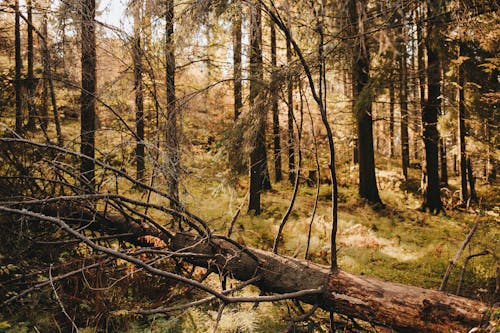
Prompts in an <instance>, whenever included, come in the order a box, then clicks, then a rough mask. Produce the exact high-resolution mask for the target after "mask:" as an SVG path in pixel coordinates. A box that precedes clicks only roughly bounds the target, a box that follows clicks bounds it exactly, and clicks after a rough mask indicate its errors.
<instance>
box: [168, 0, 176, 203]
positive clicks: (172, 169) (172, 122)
mask: <svg viewBox="0 0 500 333" xmlns="http://www.w3.org/2000/svg"><path fill="white" fill-rule="evenodd" d="M165 5H166V12H165V21H166V26H165V58H166V59H165V63H166V66H167V68H166V89H167V92H166V93H167V124H166V145H167V158H168V170H167V180H166V181H167V189H168V193H169V194H170V195H171V197H172V198H173V199H174V200H172V201H171V202H170V207H171V208H173V209H176V208H179V207H178V202H179V177H180V172H179V171H180V170H179V168H180V148H179V133H178V126H177V112H178V110H177V103H176V98H175V45H174V40H173V34H174V1H173V0H167V1H166V3H165Z"/></svg>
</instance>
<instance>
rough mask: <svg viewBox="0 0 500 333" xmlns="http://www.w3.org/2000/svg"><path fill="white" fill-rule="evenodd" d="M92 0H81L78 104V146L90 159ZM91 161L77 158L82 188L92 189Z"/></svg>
mask: <svg viewBox="0 0 500 333" xmlns="http://www.w3.org/2000/svg"><path fill="white" fill-rule="evenodd" d="M95 10H96V8H95V0H85V1H84V2H83V3H82V14H81V15H82V23H81V25H82V26H81V28H82V37H81V38H82V41H81V43H82V44H81V51H82V53H81V65H82V92H81V97H80V104H81V105H80V107H81V117H80V120H81V147H80V153H81V154H83V155H85V156H88V157H90V158H92V159H93V158H94V156H95V117H96V115H95V106H96V105H95V102H96V96H95V95H96V83H97V82H96V80H97V77H96V61H97V59H96V37H95V21H94V19H95ZM94 168H95V165H94V161H93V160H91V159H87V158H82V159H81V164H80V177H81V179H80V181H81V183H82V188H85V190H86V191H88V192H93V191H94V188H95V179H94V177H95V170H94Z"/></svg>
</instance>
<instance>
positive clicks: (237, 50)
mask: <svg viewBox="0 0 500 333" xmlns="http://www.w3.org/2000/svg"><path fill="white" fill-rule="evenodd" d="M235 7H236V8H235V9H234V17H233V77H234V119H235V120H236V119H238V117H239V116H240V112H241V108H242V106H243V102H242V100H243V99H242V95H241V21H242V7H241V0H236V1H235Z"/></svg>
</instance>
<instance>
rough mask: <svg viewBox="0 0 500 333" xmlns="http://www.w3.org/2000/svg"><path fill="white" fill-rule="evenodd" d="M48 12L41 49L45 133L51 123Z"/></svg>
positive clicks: (43, 124)
mask: <svg viewBox="0 0 500 333" xmlns="http://www.w3.org/2000/svg"><path fill="white" fill-rule="evenodd" d="M47 25H48V24H47V10H46V9H45V10H44V12H43V17H42V38H43V41H42V45H43V47H42V49H41V58H42V106H41V109H40V127H41V128H42V130H43V131H46V130H47V126H48V123H49V84H48V80H47V77H48V75H49V68H48V66H49V63H48V61H49V59H48V58H49V57H48V51H49V50H48V47H47V46H46V44H47V38H48V34H49V33H48V27H47Z"/></svg>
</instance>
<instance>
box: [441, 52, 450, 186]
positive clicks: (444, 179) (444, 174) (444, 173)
mask: <svg viewBox="0 0 500 333" xmlns="http://www.w3.org/2000/svg"><path fill="white" fill-rule="evenodd" d="M445 75H446V64H445V60H444V59H443V61H442V62H441V95H443V96H446V82H445ZM445 114H446V101H445V99H444V98H441V115H443V116H444V115H445ZM447 153H448V150H447V147H446V139H445V138H444V137H441V138H440V139H439V170H440V171H441V173H440V179H439V180H440V184H441V186H448V162H447V160H448V159H447V156H446V155H447Z"/></svg>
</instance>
